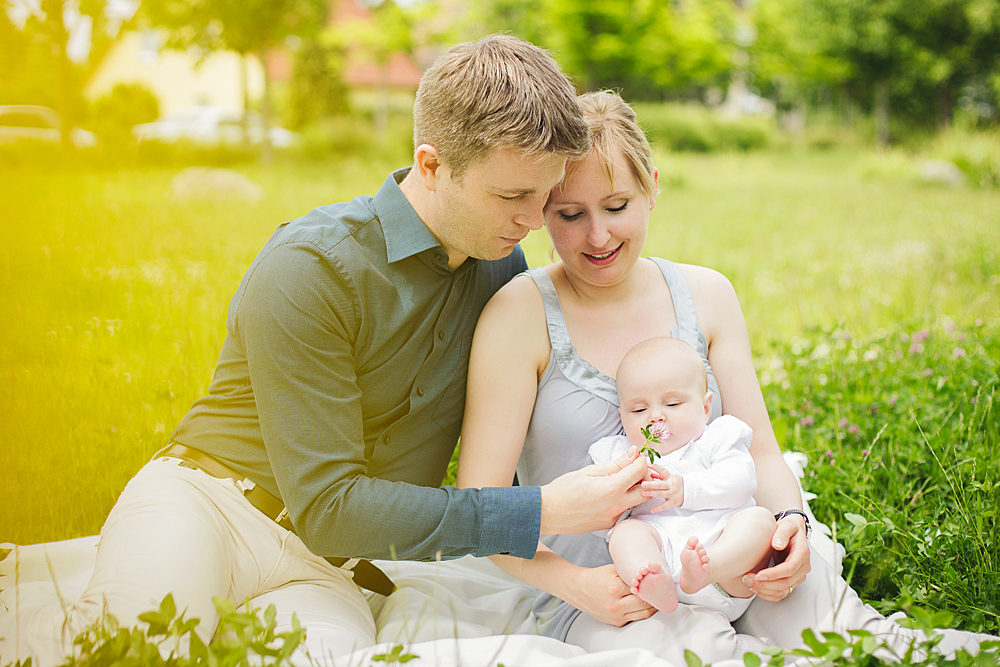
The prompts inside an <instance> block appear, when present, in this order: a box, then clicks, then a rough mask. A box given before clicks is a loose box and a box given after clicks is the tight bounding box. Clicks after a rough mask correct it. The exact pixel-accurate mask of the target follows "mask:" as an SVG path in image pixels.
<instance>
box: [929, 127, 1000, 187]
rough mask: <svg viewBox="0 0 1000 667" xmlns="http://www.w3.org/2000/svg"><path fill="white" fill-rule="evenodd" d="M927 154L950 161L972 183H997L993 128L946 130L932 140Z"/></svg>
mask: <svg viewBox="0 0 1000 667" xmlns="http://www.w3.org/2000/svg"><path fill="white" fill-rule="evenodd" d="M930 153H931V154H932V155H934V156H935V157H939V158H941V159H944V160H949V161H951V162H954V163H955V164H956V165H958V168H959V169H961V170H962V171H963V172H965V175H966V176H967V177H968V179H969V182H970V183H972V184H975V185H978V186H979V187H982V188H994V187H997V186H1000V132H998V131H996V130H993V131H983V132H970V131H965V130H958V129H952V130H948V131H947V132H943V133H941V134H940V135H938V137H937V138H936V139H935V140H934V142H933V143H932V144H931V147H930Z"/></svg>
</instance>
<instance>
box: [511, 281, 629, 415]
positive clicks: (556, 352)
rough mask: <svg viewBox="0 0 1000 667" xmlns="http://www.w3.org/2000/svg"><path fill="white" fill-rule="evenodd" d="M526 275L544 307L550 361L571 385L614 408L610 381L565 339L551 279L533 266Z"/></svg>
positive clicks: (615, 399) (565, 330)
mask: <svg viewBox="0 0 1000 667" xmlns="http://www.w3.org/2000/svg"><path fill="white" fill-rule="evenodd" d="M527 274H528V276H529V277H530V278H531V279H532V280H534V281H535V285H536V286H537V287H538V291H539V293H541V295H542V304H543V305H544V306H545V325H546V327H548V330H549V344H550V345H551V346H552V358H553V359H554V360H555V362H556V365H557V366H558V367H559V370H560V371H561V372H562V374H563V376H564V377H565V378H566V379H567V380H569V381H570V382H571V383H573V384H574V385H576V386H577V387H579V388H580V389H583V390H584V391H586V392H589V393H591V394H593V395H594V396H597V397H598V398H602V399H604V400H605V401H607V402H608V403H610V404H611V405H614V406H615V407H618V393H617V391H616V387H615V381H614V378H609V377H608V376H606V375H604V374H603V373H601V372H600V371H599V370H597V369H596V368H595V367H594V366H593V365H591V364H590V363H588V362H587V361H586V360H585V359H583V358H581V357H580V355H579V354H577V351H576V348H575V347H573V341H572V340H571V339H570V337H569V329H568V328H567V327H566V318H565V317H564V316H563V312H562V305H561V304H560V303H559V294H558V293H557V292H556V286H555V285H554V284H553V283H552V277H551V276H549V272H548V271H546V270H545V267H543V266H537V267H535V268H533V269H529V270H528V271H527Z"/></svg>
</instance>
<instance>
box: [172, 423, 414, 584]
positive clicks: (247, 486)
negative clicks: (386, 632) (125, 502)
mask: <svg viewBox="0 0 1000 667" xmlns="http://www.w3.org/2000/svg"><path fill="white" fill-rule="evenodd" d="M161 456H170V457H173V458H176V459H180V461H181V463H180V465H183V466H186V467H188V468H192V469H194V470H201V471H202V472H204V473H206V474H208V475H211V476H212V477H217V478H219V479H231V480H233V481H235V482H236V484H237V485H238V486H239V487H240V488H241V489H242V490H243V497H244V498H246V499H247V501H249V502H250V504H251V505H253V506H254V507H255V508H256V509H257V510H258V511H260V513H261V514H263V515H264V516H266V517H267V518H268V519H270V520H271V521H274V522H275V523H276V524H278V525H279V526H281V527H282V528H284V529H285V530H287V531H290V532H292V533H294V532H295V526H293V525H292V520H291V519H290V518H289V517H288V510H287V509H285V504H284V503H283V502H281V500H280V499H278V498H275V497H274V496H272V495H271V494H270V493H268V492H267V491H265V490H264V489H262V488H261V487H260V486H258V485H257V484H255V483H254V482H253V481H252V480H251V479H250V478H249V477H246V476H245V475H241V474H239V473H238V472H236V471H235V470H233V469H232V468H230V467H229V466H227V465H226V464H225V463H223V462H222V461H220V460H219V459H217V458H215V457H214V456H210V455H209V454H206V453H205V452H203V451H201V450H199V449H194V448H192V447H188V446H187V445H182V444H180V443H177V442H174V443H171V444H169V445H167V446H166V447H165V448H163V449H161V450H160V451H158V452H157V453H156V456H155V457H154V458H159V457H161ZM325 560H326V562H328V563H330V564H331V565H333V566H334V567H341V568H343V566H344V564H345V563H348V561H350V560H353V561H354V565H353V566H351V567H346V568H343V569H346V570H350V571H351V572H353V573H354V583H356V584H357V585H358V586H361V587H362V588H367V589H368V590H370V591H373V592H375V593H379V594H381V595H389V594H390V593H392V592H393V591H394V590H396V586H395V584H393V583H392V579H390V578H389V577H388V576H386V574H385V572H383V571H382V570H380V569H379V568H378V567H377V566H375V565H373V564H372V563H371V562H370V561H367V560H360V559H350V558H335V557H332V556H331V557H325Z"/></svg>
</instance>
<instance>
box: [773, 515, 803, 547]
mask: <svg viewBox="0 0 1000 667" xmlns="http://www.w3.org/2000/svg"><path fill="white" fill-rule="evenodd" d="M792 514H798V515H799V516H800V517H802V518H803V519H805V521H806V539H807V540H808V539H809V536H810V535H812V530H813V529H812V526H811V525H809V516H808V515H807V514H806V513H805V512H803V511H802V510H794V509H793V510H782V511H780V512H778V513H777V514H775V515H774V520H775V521H781V520H782V519H784V518H785V517H786V516H791V515H792Z"/></svg>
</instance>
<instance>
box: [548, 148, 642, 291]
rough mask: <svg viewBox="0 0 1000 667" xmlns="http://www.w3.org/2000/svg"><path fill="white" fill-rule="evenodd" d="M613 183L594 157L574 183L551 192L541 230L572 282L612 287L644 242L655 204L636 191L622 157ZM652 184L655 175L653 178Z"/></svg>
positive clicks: (587, 160) (617, 158)
mask: <svg viewBox="0 0 1000 667" xmlns="http://www.w3.org/2000/svg"><path fill="white" fill-rule="evenodd" d="M614 165H615V168H614V173H615V180H614V183H613V184H612V183H609V182H608V175H607V171H606V169H605V168H604V165H603V164H602V162H601V160H600V158H599V157H598V156H597V154H596V153H595V152H593V151H591V153H590V154H589V155H587V157H586V158H584V160H583V163H582V164H581V165H580V168H579V169H578V170H577V172H576V173H575V174H574V175H573V178H572V180H570V181H568V182H566V183H564V184H563V185H562V186H561V187H558V188H556V189H555V190H553V191H552V194H551V195H550V196H549V201H548V203H547V204H546V205H545V226H546V228H547V229H548V231H549V236H550V237H551V238H552V245H554V246H555V250H556V252H557V253H559V257H561V258H562V260H563V264H564V265H565V268H566V271H567V273H568V274H569V276H570V277H571V278H573V279H577V280H581V281H583V282H585V283H588V284H592V285H598V286H607V285H614V284H616V283H618V282H620V281H621V280H623V279H624V278H625V277H626V276H628V274H629V272H631V270H632V267H633V266H635V263H636V262H637V261H638V260H639V253H640V252H641V251H642V245H643V243H644V242H645V241H646V227H647V224H648V222H649V212H650V210H652V208H653V205H654V204H655V203H656V199H655V196H654V197H653V198H650V197H649V196H647V195H646V193H645V192H644V191H643V190H642V188H641V187H640V186H639V182H638V181H637V180H636V178H635V176H634V175H633V174H632V170H631V169H630V168H629V166H628V163H627V162H626V161H625V158H624V156H623V155H622V154H621V153H620V152H619V153H618V154H617V155H616V156H615V163H614ZM653 177H654V183H655V179H656V177H657V174H656V173H655V172H654V174H653Z"/></svg>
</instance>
